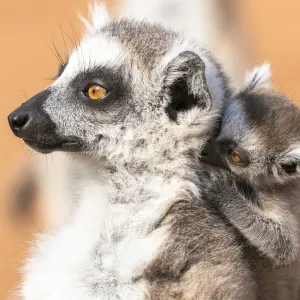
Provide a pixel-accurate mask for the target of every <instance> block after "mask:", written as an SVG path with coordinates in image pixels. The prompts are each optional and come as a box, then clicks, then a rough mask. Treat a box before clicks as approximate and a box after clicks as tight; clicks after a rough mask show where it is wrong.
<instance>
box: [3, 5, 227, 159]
mask: <svg viewBox="0 0 300 300" xmlns="http://www.w3.org/2000/svg"><path fill="white" fill-rule="evenodd" d="M90 14H91V22H90V23H89V22H88V21H87V20H86V19H83V21H84V23H85V25H86V32H85V34H84V36H83V39H82V41H81V43H80V44H79V46H78V47H77V48H76V49H75V50H74V51H73V52H72V53H71V55H70V57H69V59H68V63H67V64H66V65H64V66H61V68H60V70H61V71H60V74H58V78H57V80H56V81H55V82H54V83H53V84H52V85H51V86H49V87H48V88H47V89H45V90H44V91H42V92H40V93H39V94H37V95H36V96H34V97H32V98H31V99H30V100H29V101H27V102H26V103H24V104H23V105H21V106H20V107H19V108H18V109H17V110H15V111H14V112H13V113H12V114H11V115H10V116H9V123H10V126H11V128H12V130H13V132H14V133H15V134H16V135H17V136H18V137H20V138H22V139H23V140H24V141H25V143H26V144H28V145H29V146H30V147H32V148H33V149H35V150H36V151H39V152H43V153H49V152H52V151H72V152H84V153H85V154H87V155H93V156H106V157H107V158H113V157H115V158H117V159H121V157H120V155H121V154H122V156H123V157H126V156H127V158H128V157H132V156H136V157H139V158H143V157H144V158H147V157H148V158H149V157H150V156H151V155H152V156H155V157H156V156H157V157H159V156H160V157H162V154H164V156H170V155H171V156H172V155H173V154H174V155H177V154H178V153H179V152H180V153H183V152H184V151H190V150H193V149H192V148H196V147H198V148H199V147H200V148H201V147H202V145H203V144H204V143H205V141H206V139H208V138H209V134H210V133H211V131H212V126H213V125H214V123H215V119H216V111H218V107H219V104H220V103H221V102H222V98H223V97H224V95H225V93H226V91H227V88H226V84H225V81H224V79H225V78H224V76H223V75H222V73H221V70H220V67H219V65H218V64H217V63H215V61H214V60H213V59H212V57H211V55H210V54H209V53H208V52H207V51H206V50H203V49H202V48H201V47H199V46H198V45H197V43H194V42H190V41H189V40H187V39H185V38H183V37H182V36H181V35H180V34H178V33H176V32H173V31H172V30H168V29H165V28H164V27H163V26H161V25H158V24H148V23H146V22H137V21H133V20H119V21H111V20H110V19H109V17H108V14H107V12H106V11H105V8H104V7H103V6H102V5H95V6H93V7H91V9H90ZM199 137H202V140H201V139H199ZM199 140H201V142H200V143H199ZM197 143H198V144H197ZM175 149H176V150H175ZM145 150H146V151H145ZM169 150H172V151H173V150H174V151H173V152H172V151H169ZM195 150H196V149H195ZM169 152H172V153H173V154H170V153H169Z"/></svg>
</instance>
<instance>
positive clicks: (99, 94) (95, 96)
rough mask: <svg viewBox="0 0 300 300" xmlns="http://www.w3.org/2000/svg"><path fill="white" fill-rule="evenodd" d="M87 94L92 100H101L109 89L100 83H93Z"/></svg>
mask: <svg viewBox="0 0 300 300" xmlns="http://www.w3.org/2000/svg"><path fill="white" fill-rule="evenodd" d="M86 94H87V96H88V97H89V98H90V99H92V100H99V99H101V98H103V97H104V96H105V95H106V94H107V91H106V89H105V88H104V87H102V86H100V85H98V84H93V85H91V86H90V87H89V88H88V90H87V93H86Z"/></svg>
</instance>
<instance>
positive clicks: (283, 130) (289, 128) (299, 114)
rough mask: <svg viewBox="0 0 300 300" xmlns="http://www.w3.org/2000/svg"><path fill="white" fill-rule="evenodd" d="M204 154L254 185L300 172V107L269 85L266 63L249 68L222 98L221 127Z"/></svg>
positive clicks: (279, 180) (274, 181)
mask: <svg viewBox="0 0 300 300" xmlns="http://www.w3.org/2000/svg"><path fill="white" fill-rule="evenodd" d="M203 159H204V161H206V162H209V163H210V164H214V165H218V166H221V167H223V168H226V169H229V170H230V171H231V172H232V173H234V174H236V175H238V176H240V177H241V178H243V179H245V180H247V181H250V183H252V184H258V185H259V184H266V183H284V182H286V181H287V180H289V179H291V178H294V177H295V176H298V175H299V174H300V110H299V108H298V107H297V106H296V105H295V104H293V103H292V102H290V101H289V100H288V99H287V98H286V97H285V96H283V95H280V94H277V93H275V92H273V91H272V89H271V88H270V70H269V65H266V64H265V65H263V66H262V67H260V68H256V69H254V70H253V71H252V72H251V73H250V74H248V75H247V77H246V81H245V84H244V87H243V89H242V90H241V92H239V93H238V94H237V95H235V96H234V97H233V98H232V99H230V100H229V101H228V103H226V105H225V109H224V114H223V119H222V125H221V129H220V133H219V134H218V136H217V138H216V139H215V140H213V141H212V143H210V144H209V146H208V147H207V149H206V150H205V153H204V157H203Z"/></svg>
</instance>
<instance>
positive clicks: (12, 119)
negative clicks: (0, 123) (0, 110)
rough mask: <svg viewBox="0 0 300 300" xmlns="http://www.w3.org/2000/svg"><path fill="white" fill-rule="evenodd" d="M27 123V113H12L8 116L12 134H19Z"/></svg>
mask: <svg viewBox="0 0 300 300" xmlns="http://www.w3.org/2000/svg"><path fill="white" fill-rule="evenodd" d="M28 121H29V115H28V114H27V113H23V114H19V113H16V112H13V113H11V114H10V115H9V116H8V122H9V125H10V128H11V129H12V131H13V132H20V131H21V130H22V129H23V128H24V127H25V125H26V124H27V123H28Z"/></svg>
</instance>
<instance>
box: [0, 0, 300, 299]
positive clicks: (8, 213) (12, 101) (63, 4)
mask: <svg viewBox="0 0 300 300" xmlns="http://www.w3.org/2000/svg"><path fill="white" fill-rule="evenodd" d="M140 1H147V0H140ZM149 1H150V0H149ZM223 1H225V0H223ZM232 1H234V0H232ZM87 2H88V0H54V1H53V0H50V1H49V0H47V1H46V0H26V1H24V0H15V1H4V0H1V3H0V54H1V55H0V88H1V89H0V91H1V102H0V120H1V128H0V130H1V131H0V132H1V148H0V151H1V152H0V162H1V173H0V191H1V194H0V195H1V197H0V299H6V297H7V295H8V293H9V291H10V290H11V289H12V288H13V287H14V286H15V284H16V282H17V280H18V278H19V275H18V272H17V269H18V267H19V266H20V263H21V261H22V259H23V258H24V257H25V254H26V249H27V248H28V241H29V240H30V238H31V237H32V234H33V232H34V230H36V228H37V223H38V213H37V212H36V211H37V210H36V209H34V206H33V208H32V210H31V212H30V213H29V214H26V215H23V216H19V215H16V214H13V212H12V206H13V205H12V201H13V191H14V184H16V183H15V182H17V181H18V179H19V178H21V177H22V173H21V172H20V170H21V169H22V168H23V167H25V168H26V167H27V166H26V162H27V161H28V160H29V156H30V152H28V151H25V147H24V146H23V144H22V142H21V141H20V140H19V139H17V138H15V137H14V136H13V134H12V133H11V132H10V129H9V127H8V124H7V116H8V114H9V113H10V112H11V111H12V110H13V109H14V108H16V107H17V106H18V105H20V103H22V102H24V100H26V98H27V97H30V96H32V95H33V94H35V93H36V92H38V91H39V90H41V89H43V88H45V87H46V86H47V85H49V82H50V81H49V80H47V78H50V77H52V76H54V75H55V72H56V69H57V59H56V58H55V56H54V55H53V53H52V52H51V50H50V49H49V45H47V43H46V41H47V42H48V43H49V42H50V41H51V40H52V41H53V42H54V43H55V44H56V46H57V48H58V49H59V50H60V51H61V52H63V51H64V43H63V39H62V35H61V29H60V25H59V24H61V27H62V28H63V31H66V32H67V33H68V35H70V36H71V37H72V38H73V39H76V37H75V34H74V33H73V30H74V31H76V32H77V34H78V35H79V36H80V32H81V24H80V22H78V19H77V11H78V10H80V11H82V12H83V13H84V14H86V11H87ZM234 3H235V9H236V12H237V15H238V20H239V22H240V24H238V25H237V26H241V28H242V32H243V36H242V38H243V40H244V42H245V43H246V45H247V47H250V46H251V48H250V51H249V53H251V57H250V63H251V65H254V64H260V63H262V62H263V61H264V60H268V61H269V62H271V64H272V71H273V74H274V78H275V82H276V84H277V87H279V88H280V90H281V91H283V92H286V93H287V94H288V95H289V96H291V97H293V99H294V100H295V101H299V100H300V97H299V96H300V89H299V88H298V80H299V78H300V71H299V70H300V68H299V67H300V57H299V52H300V51H299V50H300V33H299V31H300V30H299V29H300V18H299V11H300V2H299V1H298V0H287V1H285V2H284V3H283V2H282V1H281V0H265V1H261V0H251V1H239V0H235V1H234ZM71 24H72V25H71ZM72 27H73V28H72ZM65 39H66V40H68V38H67V37H66V35H65ZM67 43H68V44H70V42H69V41H67ZM23 91H25V92H23ZM25 94H26V95H28V96H26V95H25Z"/></svg>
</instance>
